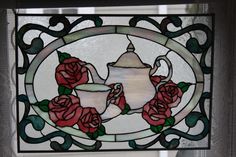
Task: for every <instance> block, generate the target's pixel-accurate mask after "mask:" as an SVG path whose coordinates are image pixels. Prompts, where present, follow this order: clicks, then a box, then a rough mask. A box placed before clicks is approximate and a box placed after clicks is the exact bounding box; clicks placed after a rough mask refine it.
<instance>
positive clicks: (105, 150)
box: [15, 13, 215, 153]
mask: <svg viewBox="0 0 236 157" xmlns="http://www.w3.org/2000/svg"><path fill="white" fill-rule="evenodd" d="M54 15H58V14H27V13H23V14H22V13H20V14H15V32H16V33H17V31H18V17H19V16H54ZM61 15H64V16H74V17H80V16H87V15H97V16H109V17H112V16H114V17H117V16H120V17H125V16H142V15H145V16H149V17H165V16H179V17H189V16H209V17H210V18H211V20H212V24H211V30H212V45H211V47H210V49H211V67H212V72H211V73H210V92H211V98H210V99H209V100H210V103H209V105H210V106H209V108H210V109H209V127H210V128H209V133H208V135H207V136H208V147H196V148H175V149H166V148H148V149H132V148H130V149H101V150H93V151H89V150H68V151H54V150H42V151H40V150H34V151H32V150H20V136H19V128H18V124H19V112H18V111H19V100H18V98H17V96H18V95H19V80H18V75H19V74H18V70H17V69H18V53H19V52H18V42H17V36H16V35H15V43H16V44H15V53H16V54H15V61H16V116H17V117H16V120H17V124H16V125H17V152H18V153H74V152H77V153H78V152H111V151H112V152H115V151H161V150H209V149H211V124H212V99H213V92H214V91H213V74H214V42H215V14H214V13H207V14H61ZM62 39H63V38H62ZM197 106H198V105H197ZM197 106H196V107H197ZM183 120H184V119H183ZM126 142H127V141H126Z"/></svg>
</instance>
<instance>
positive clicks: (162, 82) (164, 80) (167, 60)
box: [150, 55, 173, 89]
mask: <svg viewBox="0 0 236 157" xmlns="http://www.w3.org/2000/svg"><path fill="white" fill-rule="evenodd" d="M161 60H164V61H165V62H166V64H167V66H168V69H169V71H168V75H167V77H166V78H165V79H163V80H161V82H160V83H159V84H158V85H157V87H156V89H158V87H159V86H160V85H162V84H165V83H166V82H168V81H169V80H170V79H171V77H172V75H173V68H172V64H171V61H170V60H169V59H168V58H167V57H166V55H163V56H158V57H157V58H156V60H155V62H154V66H153V68H152V69H151V71H150V75H153V74H154V73H155V72H156V71H157V69H158V68H159V67H160V66H161V63H160V61H161Z"/></svg>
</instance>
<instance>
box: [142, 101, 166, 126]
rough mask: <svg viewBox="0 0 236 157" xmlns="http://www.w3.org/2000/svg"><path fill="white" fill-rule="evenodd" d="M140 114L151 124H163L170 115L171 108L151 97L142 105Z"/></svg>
mask: <svg viewBox="0 0 236 157" xmlns="http://www.w3.org/2000/svg"><path fill="white" fill-rule="evenodd" d="M142 116H143V119H145V120H146V121H147V122H148V123H149V124H150V125H152V126H158V125H163V124H164V123H165V119H166V118H169V117H170V116H171V110H170V108H169V107H168V106H167V105H166V104H165V103H164V102H162V101H159V100H157V99H152V100H151V101H149V102H148V103H146V104H145V105H144V107H143V112H142Z"/></svg>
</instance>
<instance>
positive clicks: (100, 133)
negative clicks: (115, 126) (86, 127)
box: [97, 125, 106, 136]
mask: <svg viewBox="0 0 236 157" xmlns="http://www.w3.org/2000/svg"><path fill="white" fill-rule="evenodd" d="M97 132H98V136H103V135H105V134H106V129H105V127H104V126H103V125H101V126H100V128H99V129H98V130H97Z"/></svg>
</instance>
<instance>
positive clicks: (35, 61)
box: [16, 5, 213, 157]
mask: <svg viewBox="0 0 236 157" xmlns="http://www.w3.org/2000/svg"><path fill="white" fill-rule="evenodd" d="M150 7H152V8H153V9H151V10H152V12H150V14H157V13H160V12H162V13H164V14H167V13H169V12H170V11H169V6H168V7H167V6H161V7H160V6H147V7H146V10H148V9H150ZM181 7H182V10H183V8H186V6H185V5H182V6H181V5H180V8H181ZM188 7H189V6H188ZM112 9H114V10H113V11H114V12H115V10H116V9H115V8H112ZM123 9H124V10H123V13H126V12H127V13H129V14H130V15H116V16H108V15H103V16H96V15H94V16H93V15H89V16H81V15H61V16H56V15H55V16H54V15H50V16H42V15H34V16H32V15H31V14H19V15H18V16H17V19H18V20H17V21H18V23H17V35H18V38H17V39H18V40H17V42H18V45H17V46H18V49H17V51H18V52H17V58H16V59H17V68H18V71H17V80H18V82H17V85H18V89H17V92H18V106H17V112H18V117H17V118H18V128H20V129H19V132H18V134H19V139H18V148H19V151H20V152H32V151H33V152H45V151H46V152H51V151H52V150H53V151H100V150H140V149H141V150H153V149H154V150H160V149H167V150H169V149H179V148H181V149H193V148H198V149H199V148H202V149H207V148H209V128H210V127H209V120H210V110H211V92H212V91H211V88H212V87H211V80H212V55H213V53H212V50H211V49H212V34H213V32H212V15H200V16H193V15H184V16H183V15H176V16H166V15H162V16H160V15H148V16H146V15H139V16H134V15H131V14H134V12H132V9H131V10H128V8H125V7H123ZM75 10H76V9H73V11H72V13H75ZM88 10H89V11H88V12H89V13H99V11H101V12H106V11H108V12H109V8H105V7H104V8H92V7H91V8H88ZM117 10H119V8H117ZM144 10H145V7H144ZM180 10H181V9H180ZM190 10H191V9H190ZM21 11H23V10H21ZM24 11H25V12H27V13H29V12H30V11H29V10H24ZM77 11H78V13H87V12H86V11H85V10H80V9H77ZM43 12H44V10H43ZM144 12H145V11H144ZM45 13H46V12H45ZM47 13H50V12H47ZM52 13H53V12H52ZM57 13H70V11H69V10H67V9H64V8H63V9H59V10H58V12H57ZM117 13H118V11H117ZM136 13H137V12H136ZM58 17H59V18H58ZM87 17H88V18H91V19H88V20H85V19H84V18H87ZM64 19H65V20H66V21H67V20H68V21H69V23H67V24H65V25H63V23H59V21H57V22H58V23H57V22H55V26H54V25H53V24H52V23H50V22H49V21H50V20H51V21H53V20H55V21H56V20H63V21H64ZM81 19H83V20H81ZM79 20H81V22H78V21H79ZM101 21H102V23H101ZM179 21H180V23H181V24H180V25H178V22H179ZM193 21H194V22H193ZM76 23H77V24H76ZM29 24H32V25H31V26H29ZM38 26H39V27H38ZM67 26H70V28H69V27H68V32H66V33H64V34H63V31H64V30H65V29H64V28H66V27H67ZM41 28H43V29H41ZM53 32H54V34H53ZM59 32H60V33H61V34H60V33H59ZM39 39H41V40H42V41H41V40H39ZM32 41H33V42H32ZM33 43H35V44H33ZM22 45H24V46H25V47H24V46H22ZM128 45H129V46H128ZM131 52H132V53H131ZM130 53H131V54H132V55H134V56H135V58H136V60H134V59H133V58H132V57H129V55H126V54H130ZM27 58H28V60H29V64H28V65H27ZM73 59H75V60H76V62H75V63H74V62H73V64H79V66H80V67H81V68H83V69H86V70H85V71H84V72H82V73H81V70H82V69H80V70H79V69H78V70H76V72H79V75H81V76H80V77H81V78H80V79H78V80H77V82H74V83H71V81H72V82H73V80H71V76H69V75H68V73H67V74H66V76H65V75H64V74H65V72H66V71H65V68H66V67H65V65H67V63H66V64H65V63H64V62H67V60H69V61H70V60H73ZM68 64H71V63H68ZM155 67H157V69H156V68H155ZM61 68H62V69H63V68H64V71H62V73H59V72H58V69H60V70H61ZM67 68H68V67H67ZM114 68H115V69H114ZM120 68H121V69H122V70H123V69H124V71H122V70H120ZM132 69H135V70H137V71H132ZM60 70H59V71H60ZM130 70H131V71H130ZM117 71H118V72H117ZM60 72H61V71H60ZM96 73H97V74H98V75H99V76H100V77H101V78H103V80H102V79H100V78H99V77H97V74H96ZM73 75H74V74H73ZM61 76H63V79H62V78H61ZM67 76H69V80H65V78H67ZM129 80H131V81H130V82H129ZM63 81H66V83H67V84H65V82H63ZM81 81H82V83H81ZM78 82H80V83H78ZM127 82H128V83H127ZM97 83H99V86H98V84H97ZM81 84H82V85H84V86H81ZM87 84H88V85H87ZM100 84H102V86H100ZM130 84H134V85H133V86H131V87H130ZM91 86H92V87H91ZM170 87H171V88H170ZM153 89H154V90H153ZM175 89H177V91H179V93H177V95H175V94H174V95H171V96H168V97H166V96H167V95H169V94H173V93H171V92H174V91H175ZM84 90H86V93H85V94H84ZM168 90H170V91H168ZM94 91H96V92H95V95H94V94H93V93H94ZM140 91H142V92H140ZM153 91H154V92H153ZM174 93H175V92H174ZM166 94H167V95H166ZM130 95H131V96H130ZM67 98H69V100H73V101H72V102H75V103H76V104H77V106H76V105H72V106H73V107H74V110H73V112H72V113H71V112H70V111H71V110H72V109H71V108H67V112H69V113H68V114H69V115H68V116H69V120H65V119H63V120H61V119H60V115H58V113H57V114H56V111H54V108H51V107H50V105H51V104H52V103H53V102H54V101H55V102H56V101H57V100H61V99H63V100H67ZM95 98H96V99H95ZM98 99H100V103H99V102H98ZM123 99H124V100H123ZM122 100H123V101H122ZM95 102H96V103H95ZM153 104H154V105H153ZM163 106H164V108H163ZM165 106H166V107H165ZM28 110H29V113H28ZM153 110H154V111H158V114H151V112H153ZM162 111H164V113H162V114H161V112H162ZM87 112H88V113H90V114H92V115H96V117H97V119H96V120H98V124H94V123H92V124H91V125H90V124H88V125H89V126H90V127H89V128H88V127H86V126H85V125H87V123H86V124H82V117H83V115H84V114H85V113H87ZM74 113H75V114H74ZM95 113H96V114H95ZM73 115H74V116H73ZM75 115H76V116H75ZM55 116H56V117H55ZM58 116H59V117H58ZM160 116H161V117H162V118H161V117H160ZM163 116H164V118H163ZM76 117H77V118H76ZM55 118H56V119H55ZM66 118H68V117H66ZM85 118H87V117H85ZM75 119H76V120H75ZM58 120H60V122H58ZM75 122H76V123H75ZM92 122H94V121H92ZM74 123H75V124H74ZM31 124H32V125H31ZM91 126H93V127H91ZM94 126H97V127H94ZM63 142H64V143H63ZM175 153H176V152H172V153H171V152H162V151H161V152H160V153H159V156H161V157H165V156H174V155H175ZM171 154H172V155H171Z"/></svg>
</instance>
